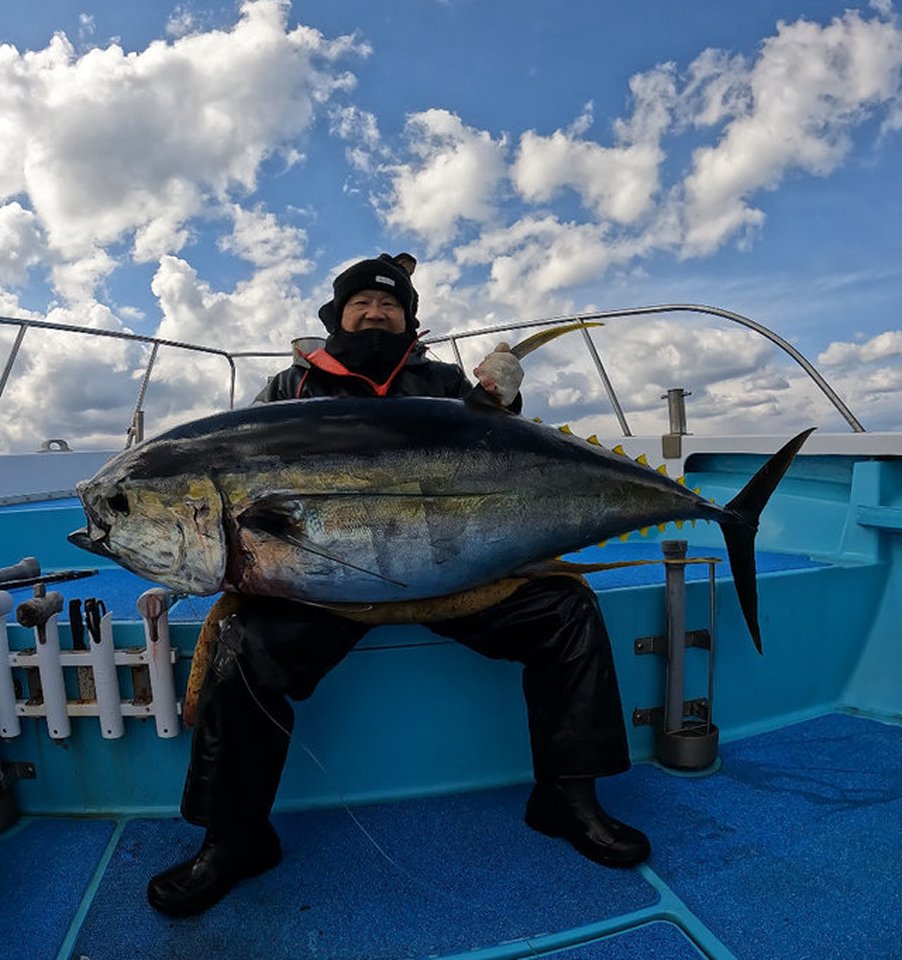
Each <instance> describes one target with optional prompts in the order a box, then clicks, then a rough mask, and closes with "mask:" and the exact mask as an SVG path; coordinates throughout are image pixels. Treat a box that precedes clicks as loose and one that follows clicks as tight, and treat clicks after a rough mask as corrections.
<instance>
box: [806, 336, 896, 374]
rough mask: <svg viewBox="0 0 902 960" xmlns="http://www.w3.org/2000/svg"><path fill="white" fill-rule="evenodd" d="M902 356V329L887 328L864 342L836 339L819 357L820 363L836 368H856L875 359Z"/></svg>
mask: <svg viewBox="0 0 902 960" xmlns="http://www.w3.org/2000/svg"><path fill="white" fill-rule="evenodd" d="M900 356H902V330H886V331H884V332H883V333H881V334H878V335H877V336H876V337H871V339H869V340H867V341H865V342H864V343H842V342H839V341H834V342H833V343H831V344H830V346H829V347H827V349H826V350H824V351H823V353H821V354H820V356H819V357H818V358H817V360H818V363H819V364H822V365H824V366H827V367H834V368H847V369H849V368H854V367H860V365H861V364H866V363H873V362H874V361H880V360H890V359H892V358H893V357H900Z"/></svg>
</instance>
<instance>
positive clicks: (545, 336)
mask: <svg viewBox="0 0 902 960" xmlns="http://www.w3.org/2000/svg"><path fill="white" fill-rule="evenodd" d="M603 326H604V324H603V323H601V322H599V321H598V320H580V321H579V322H578V323H565V324H562V325H561V326H558V327H549V329H547V330H540V331H539V332H538V333H534V334H533V335H532V336H531V337H527V338H526V339H525V340H521V341H520V342H519V343H518V344H515V345H514V346H513V347H511V353H512V354H513V355H514V356H515V357H516V358H517V359H518V360H522V359H523V358H524V357H525V356H526V355H527V354H529V353H532V352H533V350H538V349H539V347H544V346H545V344H546V343H551V341H552V340H557V338H558V337H562V336H564V334H566V333H572V332H573V331H574V330H585V329H586V328H587V327H603Z"/></svg>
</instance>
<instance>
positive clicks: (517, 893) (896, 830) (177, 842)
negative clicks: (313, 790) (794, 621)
mask: <svg viewBox="0 0 902 960" xmlns="http://www.w3.org/2000/svg"><path fill="white" fill-rule="evenodd" d="M900 751H902V727H900V726H898V725H894V724H885V723H879V722H876V721H873V720H868V719H864V718H861V717H855V716H850V715H846V714H830V715H826V716H823V717H820V718H817V719H814V720H810V721H807V722H804V723H800V724H796V725H793V726H790V727H786V728H783V729H781V730H777V731H774V732H771V733H767V734H762V735H759V736H756V737H751V738H749V739H746V740H742V741H737V742H735V743H729V744H725V745H724V746H723V747H722V750H721V757H722V767H721V769H720V771H719V772H718V773H716V774H713V775H711V776H708V777H681V776H674V775H672V774H670V773H667V772H665V771H662V770H660V769H658V768H657V767H656V766H654V765H651V764H640V765H637V766H636V767H634V768H633V770H632V771H630V772H629V773H627V774H623V775H621V776H618V777H616V778H613V779H612V780H611V781H609V782H608V783H606V784H603V786H602V791H603V792H602V800H603V801H604V803H605V805H606V806H608V807H609V808H610V810H611V811H612V812H613V813H615V814H618V815H620V816H622V817H624V818H626V819H629V820H632V821H633V822H635V823H637V824H638V825H640V826H642V827H643V828H644V829H646V830H647V831H648V833H649V835H650V836H651V839H652V843H653V854H652V859H651V861H650V863H649V865H648V866H646V867H643V868H641V869H639V870H630V871H611V870H605V869H603V868H600V867H596V866H594V865H592V864H590V863H588V862H586V861H584V860H582V859H581V858H579V857H578V856H577V855H576V854H575V853H573V852H572V851H571V850H570V848H569V847H568V846H567V845H566V844H565V843H563V842H562V841H557V840H552V839H549V838H547V837H543V836H540V835H538V834H535V833H533V832H531V831H529V830H528V829H527V828H526V827H525V826H524V825H523V823H522V819H521V817H522V807H523V803H524V801H525V798H526V793H527V791H526V788H525V787H522V786H520V787H509V788H502V789H497V790H488V791H483V792H478V793H471V794H463V795H458V796H448V797H441V798H431V799H420V800H407V801H401V802H397V803H392V804H380V805H372V806H364V807H357V808H354V810H353V813H354V816H355V817H356V818H357V819H358V820H359V824H358V823H355V821H354V820H353V819H352V817H351V815H350V814H349V813H348V812H347V811H345V810H318V811H306V812H302V813H292V814H280V815H277V816H276V818H275V823H276V826H277V828H278V830H279V832H280V834H281V835H282V837H283V845H284V851H285V859H284V861H283V863H282V864H281V865H280V866H279V867H278V868H277V869H275V870H273V871H271V872H270V873H268V874H265V875H264V876H262V877H258V878H255V879H253V880H248V881H245V882H244V883H242V884H241V885H240V886H239V887H238V888H237V889H236V890H235V891H234V893H233V894H232V895H231V896H230V897H229V898H228V899H227V900H225V901H223V903H221V904H219V905H218V906H217V907H215V908H213V909H212V910H211V911H209V912H208V913H207V914H205V915H203V916H201V917H197V918H191V919H186V920H172V919H167V918H164V917H161V916H158V915H157V914H155V913H154V912H153V911H152V910H151V909H150V908H149V907H148V906H147V905H146V903H145V901H144V889H145V885H146V881H147V878H148V877H149V876H150V875H151V874H152V873H153V872H154V871H156V870H158V869H160V868H162V867H163V866H166V865H168V864H170V863H171V862H173V861H174V860H176V859H178V858H179V857H181V856H187V855H189V854H190V853H192V852H193V850H194V848H195V845H196V844H197V842H198V839H199V836H200V831H199V830H197V829H196V828H192V827H189V826H187V825H185V824H184V823H182V822H181V821H179V820H175V819H162V820H161V819H157V820H149V819H138V820H132V821H128V822H125V823H124V829H123V831H122V833H121V836H120V837H119V839H118V843H117V844H116V848H115V850H114V852H113V855H112V858H111V859H110V862H109V865H108V866H107V868H106V871H105V873H104V875H103V878H102V880H101V881H100V882H99V884H98V885H97V886H96V887H91V888H90V889H89V891H88V897H87V899H88V901H89V902H90V909H89V910H88V911H87V914H86V916H85V918H84V921H83V923H82V922H81V918H80V915H79V914H77V907H78V903H79V901H80V900H81V897H82V892H83V891H84V889H85V885H86V882H87V880H88V879H89V878H90V876H91V875H92V872H93V871H94V869H95V868H96V866H97V863H98V861H99V859H100V852H101V850H102V848H103V846H104V844H105V842H106V839H107V838H108V837H109V836H110V831H111V824H110V823H109V822H98V821H86V820H65V819H62V820H41V821H34V822H31V823H28V824H27V825H26V826H25V827H24V828H14V829H13V830H12V831H10V832H9V833H8V834H6V835H5V836H2V837H0V862H2V863H3V865H4V870H2V871H0V896H2V898H3V899H2V901H0V902H3V903H4V904H5V907H4V911H3V913H2V921H0V943H3V945H4V951H3V955H4V958H8V957H11V958H13V960H32V958H34V960H45V958H54V957H57V960H69V957H71V956H75V957H80V956H85V957H90V958H91V960H120V958H122V957H126V956H127V957H130V958H135V960H139V958H145V957H146V958H153V960H183V958H184V957H189V956H196V957H208V956H216V957H218V958H221V960H249V958H255V960H260V958H267V960H289V958H291V960H294V958H299V957H317V958H325V960H380V958H386V960H402V958H405V957H415V958H426V957H449V956H450V957H455V958H457V957H460V956H472V957H475V958H480V957H483V958H489V957H492V958H495V957H507V958H513V957H528V956H535V955H540V954H541V955H545V954H547V953H551V952H553V951H558V952H555V953H554V955H555V956H559V957H560V958H561V960H640V958H641V960H696V958H697V957H699V956H703V957H705V956H707V957H712V958H715V960H720V958H730V957H735V958H738V960H775V958H783V957H787V958H788V957H792V958H793V960H840V958H841V960H846V958H848V957H874V958H881V960H890V958H894V957H897V956H899V953H898V944H899V943H900V942H902V889H900V887H899V885H898V882H897V877H898V872H899V868H900V865H902V852H900V851H902V768H900V766H899V764H898V759H897V758H898V756H899V754H900ZM364 831H366V833H364ZM377 844H378V847H377ZM38 862H40V864H41V868H40V869H33V868H32V866H30V865H33V864H35V863H38ZM7 864H13V865H14V869H13V871H12V873H10V872H9V871H8V870H7V868H6V865H7ZM48 864H49V865H48ZM48 903H53V904H56V905H57V910H56V911H53V913H54V914H58V915H59V916H61V917H63V918H68V920H69V921H71V920H72V919H73V918H76V917H77V918H78V921H77V922H76V923H75V925H74V926H73V928H72V929H71V930H70V933H69V936H68V938H66V940H65V941H63V933H64V928H65V922H67V921H66V920H65V919H64V922H63V925H62V926H60V924H58V923H57V924H52V923H50V922H49V921H50V920H51V919H52V916H51V912H50V911H49V910H46V911H45V910H44V909H43V906H42V907H41V908H36V906H35V905H37V904H41V905H43V904H48ZM11 905H12V906H11ZM29 906H30V908H31V909H30V913H29V920H28V922H27V923H25V922H24V920H23V918H22V916H21V911H22V910H25V909H26V908H27V907H29ZM17 911H18V912H17ZM36 920H37V921H39V922H37V924H36ZM45 924H46V926H45ZM524 938H528V942H527V941H526V940H525V939H524ZM63 946H64V947H65V950H66V951H67V952H65V954H62V953H57V951H59V950H61V949H62V947H63ZM565 948H566V949H565Z"/></svg>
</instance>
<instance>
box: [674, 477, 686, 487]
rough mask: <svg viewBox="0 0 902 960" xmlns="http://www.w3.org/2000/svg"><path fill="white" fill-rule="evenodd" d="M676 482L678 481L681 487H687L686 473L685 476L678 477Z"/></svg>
mask: <svg viewBox="0 0 902 960" xmlns="http://www.w3.org/2000/svg"><path fill="white" fill-rule="evenodd" d="M676 482H677V483H678V484H679V485H680V486H681V487H685V486H686V474H683V476H681V477H677V481H676Z"/></svg>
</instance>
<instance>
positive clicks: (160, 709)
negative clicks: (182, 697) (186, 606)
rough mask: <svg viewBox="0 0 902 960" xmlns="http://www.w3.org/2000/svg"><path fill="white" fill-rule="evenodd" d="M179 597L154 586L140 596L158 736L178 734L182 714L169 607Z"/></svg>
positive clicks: (140, 610) (139, 607)
mask: <svg viewBox="0 0 902 960" xmlns="http://www.w3.org/2000/svg"><path fill="white" fill-rule="evenodd" d="M174 600H175V598H174V596H173V595H172V593H171V592H170V591H168V590H163V589H161V588H159V587H154V588H152V589H150V590H146V591H145V592H144V593H142V594H141V596H140V597H138V612H139V613H140V614H141V616H142V617H143V618H144V639H145V643H146V645H147V668H148V673H149V675H150V690H151V696H152V697H153V715H154V720H155V721H156V724H157V736H159V737H164V738H166V737H177V736H178V734H179V715H178V707H177V705H176V699H175V678H174V677H173V674H172V646H171V644H170V642H169V607H170V606H172V603H173V602H174Z"/></svg>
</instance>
